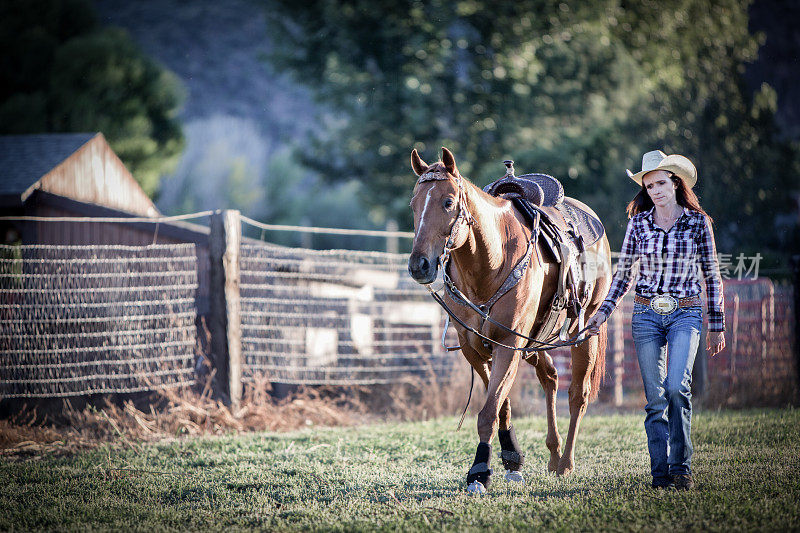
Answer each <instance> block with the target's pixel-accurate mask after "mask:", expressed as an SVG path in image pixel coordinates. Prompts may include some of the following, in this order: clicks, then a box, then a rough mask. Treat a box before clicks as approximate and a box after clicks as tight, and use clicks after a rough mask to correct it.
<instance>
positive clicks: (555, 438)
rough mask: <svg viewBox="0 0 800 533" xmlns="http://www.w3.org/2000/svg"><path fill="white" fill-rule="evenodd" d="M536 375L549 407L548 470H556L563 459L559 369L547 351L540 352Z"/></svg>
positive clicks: (546, 442) (546, 440) (546, 441)
mask: <svg viewBox="0 0 800 533" xmlns="http://www.w3.org/2000/svg"><path fill="white" fill-rule="evenodd" d="M536 377H538V378H539V383H541V384H542V389H544V400H545V404H546V407H547V438H546V439H545V444H546V445H547V449H548V450H550V461H549V462H548V463H547V470H548V471H550V472H555V471H556V469H557V468H558V462H559V461H560V460H561V435H559V434H558V425H557V424H556V393H557V392H558V370H556V367H555V365H554V364H553V358H552V357H550V354H548V353H547V352H539V360H538V362H537V363H536Z"/></svg>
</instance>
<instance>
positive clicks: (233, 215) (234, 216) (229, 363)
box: [209, 210, 242, 410]
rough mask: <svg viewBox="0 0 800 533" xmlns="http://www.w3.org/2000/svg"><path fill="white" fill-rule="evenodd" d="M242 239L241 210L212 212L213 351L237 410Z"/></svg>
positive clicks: (220, 377)
mask: <svg viewBox="0 0 800 533" xmlns="http://www.w3.org/2000/svg"><path fill="white" fill-rule="evenodd" d="M241 240H242V224H241V217H240V214H239V211H236V210H223V211H221V212H220V211H217V212H216V213H214V214H213V215H212V216H211V235H210V241H209V252H210V254H209V255H210V260H211V265H210V274H211V295H210V296H211V301H210V304H211V306H210V307H211V309H210V311H211V320H210V321H209V330H210V332H211V351H212V355H213V358H214V366H215V368H216V369H217V379H218V383H220V384H221V385H222V388H223V390H222V392H223V393H224V394H225V395H226V396H227V398H228V403H229V405H230V406H231V407H232V408H233V409H234V410H236V409H238V408H239V405H240V402H241V399H242V364H241V354H242V341H241V329H242V327H241V325H242V322H241V316H240V313H241V305H240V303H239V244H240V242H241Z"/></svg>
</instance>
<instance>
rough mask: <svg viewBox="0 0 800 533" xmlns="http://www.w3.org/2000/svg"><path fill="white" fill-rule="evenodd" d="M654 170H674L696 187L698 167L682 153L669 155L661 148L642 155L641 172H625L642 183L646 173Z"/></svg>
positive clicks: (689, 185)
mask: <svg viewBox="0 0 800 533" xmlns="http://www.w3.org/2000/svg"><path fill="white" fill-rule="evenodd" d="M654 170H666V171H667V172H672V173H673V174H675V175H676V176H678V177H679V178H681V179H682V180H683V181H684V182H685V183H686V185H687V186H688V187H689V188H690V189H691V188H692V187H694V185H695V183H697V169H696V168H694V165H693V164H692V162H691V161H689V160H688V159H687V158H685V157H683V156H682V155H677V154H673V155H667V154H665V153H664V152H662V151H661V150H653V151H652V152H647V153H646V154H644V155H643V156H642V171H641V172H637V173H636V174H634V173H633V172H631V171H630V170H627V169H626V170H625V172H627V173H628V177H629V178H630V179H632V180H633V181H635V182H636V183H638V184H639V185H641V184H642V178H643V177H644V175H645V174H647V173H648V172H653V171H654Z"/></svg>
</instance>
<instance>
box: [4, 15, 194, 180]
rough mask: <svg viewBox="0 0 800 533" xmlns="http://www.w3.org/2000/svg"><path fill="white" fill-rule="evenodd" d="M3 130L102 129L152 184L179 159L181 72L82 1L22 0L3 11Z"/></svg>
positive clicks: (138, 175)
mask: <svg viewBox="0 0 800 533" xmlns="http://www.w3.org/2000/svg"><path fill="white" fill-rule="evenodd" d="M0 47H2V53H0V55H1V56H2V60H1V61H2V63H1V64H0V68H2V69H3V71H4V72H5V73H7V74H8V75H9V83H6V84H4V85H3V87H2V89H0V91H2V92H0V98H1V100H0V101H2V103H0V133H43V132H92V131H101V132H103V134H104V135H105V137H106V138H107V139H108V141H109V143H110V145H111V147H112V148H113V149H114V150H115V151H116V153H117V154H118V155H119V156H120V158H121V159H122V161H123V162H124V163H125V164H126V165H127V167H128V168H129V169H130V170H131V172H132V173H133V175H134V177H136V179H137V180H138V181H139V183H140V184H141V185H142V187H143V188H144V189H145V191H146V192H147V193H148V194H150V195H153V194H154V193H155V192H156V190H157V189H158V182H159V178H160V176H161V175H162V174H164V173H166V172H168V171H170V170H171V169H172V168H174V166H175V164H176V163H177V158H178V156H179V155H180V152H181V150H182V148H183V135H182V133H181V129H180V125H179V124H178V122H177V120H176V118H175V117H176V111H177V108H178V106H179V103H180V99H181V94H182V89H181V86H180V83H179V81H178V80H177V78H176V77H175V76H174V75H173V74H171V73H170V72H168V71H166V70H165V69H163V68H162V67H160V66H159V65H157V64H156V63H155V62H153V61H152V60H150V59H149V58H147V57H145V56H144V55H143V54H142V53H141V52H140V51H139V50H138V49H137V47H136V46H135V45H134V44H133V42H132V41H131V39H130V38H129V37H128V35H127V34H126V33H125V32H123V31H121V30H117V29H110V28H106V29H103V28H99V27H98V25H97V23H96V21H95V19H94V15H93V11H92V8H91V5H90V4H89V3H87V2H84V1H80V0H36V1H33V2H31V1H27V0H15V1H11V2H6V3H4V4H3V8H2V13H0Z"/></svg>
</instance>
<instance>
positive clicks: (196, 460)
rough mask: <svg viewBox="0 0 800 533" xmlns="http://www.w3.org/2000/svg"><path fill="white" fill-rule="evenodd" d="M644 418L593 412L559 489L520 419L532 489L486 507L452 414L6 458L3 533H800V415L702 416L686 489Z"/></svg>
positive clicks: (529, 423) (541, 425)
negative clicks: (671, 473)
mask: <svg viewBox="0 0 800 533" xmlns="http://www.w3.org/2000/svg"><path fill="white" fill-rule="evenodd" d="M471 421H474V417H473V418H472V419H471ZM566 422H567V421H566V419H561V420H560V421H559V427H560V428H561V429H562V430H563V429H565V428H566ZM642 422H643V414H641V415H640V414H638V413H637V414H630V415H602V416H601V415H592V414H591V408H590V411H589V415H587V417H586V418H585V419H584V426H583V430H582V434H581V438H580V440H579V442H578V448H577V452H576V461H577V467H576V470H575V472H574V473H573V474H572V475H571V476H569V477H567V478H563V479H561V478H556V477H555V476H553V475H548V474H547V473H546V472H545V463H546V458H547V453H546V452H547V450H546V448H545V446H544V435H545V422H544V419H543V418H542V417H534V418H528V419H522V420H518V421H516V427H517V434H518V436H519V440H520V444H521V445H522V446H523V448H524V449H525V451H526V453H527V460H526V461H527V462H526V464H525V467H524V469H523V471H524V474H525V476H526V480H525V482H524V483H523V484H521V485H510V484H508V483H506V482H505V481H503V479H502V476H499V475H495V477H494V483H493V485H492V487H491V489H490V492H489V494H488V495H487V496H484V497H476V496H470V495H467V494H466V493H465V490H464V477H465V473H466V471H467V469H468V468H469V466H470V464H471V458H472V456H473V454H474V450H475V445H476V435H475V431H474V429H473V428H472V427H469V428H465V429H463V430H462V431H460V432H458V433H456V432H455V431H454V428H455V425H456V421H455V420H454V419H452V418H447V419H440V420H435V421H428V422H417V423H391V424H389V423H387V424H380V425H372V426H362V427H350V428H333V429H328V428H308V429H305V430H302V431H297V432H293V433H282V434H277V433H257V434H247V435H239V436H230V437H214V438H202V439H201V438H196V439H191V440H176V441H173V442H165V443H160V444H141V445H140V444H136V443H126V444H124V445H119V446H108V445H106V446H103V447H100V448H97V449H95V450H92V451H89V452H83V453H80V454H78V455H74V456H70V457H48V456H44V457H40V458H36V459H27V460H22V461H20V460H10V459H4V460H2V462H0V487H2V489H0V530H4V531H6V530H59V531H63V530H79V531H85V530H105V529H113V530H138V531H160V530H215V531H221V530H225V531H230V530H251V529H259V530H277V531H287V530H303V531H309V530H312V531H313V530H340V531H353V530H391V531H395V530H430V529H437V530H450V531H464V530H485V529H490V530H502V531H519V530H524V531H530V530H538V529H545V530H559V531H576V530H592V531H595V530H647V531H656V530H661V531H663V530H674V531H682V530H717V531H719V530H726V531H742V530H754V529H757V530H767V531H787V530H800V503H799V502H800V411H798V410H796V409H784V410H758V411H746V412H720V413H718V412H699V413H696V414H695V418H694V423H693V426H694V428H693V437H694V443H695V455H694V465H693V469H694V473H695V479H696V482H697V488H696V490H694V491H691V492H676V491H654V490H652V489H650V487H649V482H650V478H649V466H648V464H649V463H648V458H647V451H646V444H645V438H644V430H643V425H642ZM469 425H470V426H472V425H473V424H472V423H470V424H469ZM494 448H495V450H494V451H493V454H494V455H495V458H494V459H493V466H494V468H495V470H496V471H497V470H499V469H500V468H501V465H500V462H499V460H498V459H497V458H496V454H497V453H498V452H499V445H497V444H495V446H494Z"/></svg>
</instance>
